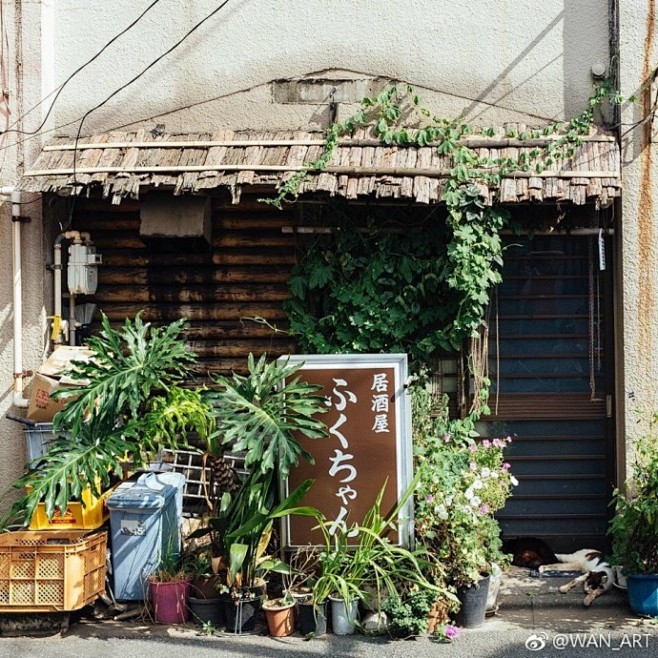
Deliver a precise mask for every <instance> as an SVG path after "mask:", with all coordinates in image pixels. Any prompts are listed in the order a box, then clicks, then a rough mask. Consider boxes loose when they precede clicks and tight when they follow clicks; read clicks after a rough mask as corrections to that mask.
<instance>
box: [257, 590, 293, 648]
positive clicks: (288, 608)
mask: <svg viewBox="0 0 658 658" xmlns="http://www.w3.org/2000/svg"><path fill="white" fill-rule="evenodd" d="M263 610H264V611H265V619H266V620H267V628H268V630H269V632H270V635H271V636H272V637H286V636H288V635H292V633H293V631H294V630H295V599H294V598H293V596H292V595H291V594H285V595H284V596H282V597H279V598H275V599H265V600H264V601H263Z"/></svg>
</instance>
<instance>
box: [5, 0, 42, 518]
mask: <svg viewBox="0 0 658 658" xmlns="http://www.w3.org/2000/svg"><path fill="white" fill-rule="evenodd" d="M3 5H4V6H3V8H2V9H3V20H4V25H5V27H6V29H7V33H6V38H7V42H6V47H5V49H4V50H3V54H4V62H3V64H4V70H3V72H4V74H5V75H6V79H5V81H4V84H5V85H6V87H5V88H6V89H7V91H8V109H9V113H8V114H7V113H6V110H7V106H6V105H5V104H2V103H0V112H1V113H2V120H3V121H4V123H3V126H2V131H3V132H4V133H5V134H3V135H2V137H1V138H0V185H1V186H3V187H6V186H12V185H13V184H14V183H15V182H16V180H17V178H18V176H20V174H21V172H22V171H23V168H24V166H25V164H26V163H29V162H31V161H32V160H33V159H34V158H35V157H36V156H37V155H38V153H39V150H40V148H41V138H40V137H39V136H38V137H36V138H29V135H28V134H26V133H25V132H23V131H28V132H29V131H33V130H35V129H36V128H37V127H38V126H39V124H40V122H41V118H42V111H43V109H42V108H38V109H37V110H36V111H33V112H32V113H29V114H28V115H27V116H24V115H25V114H26V113H27V110H29V109H30V108H31V107H32V106H33V105H35V104H36V103H37V102H38V101H39V100H40V99H41V97H42V91H41V90H42V79H43V78H42V75H43V74H44V73H45V74H46V75H47V70H48V67H45V68H44V67H43V66H42V61H43V59H44V51H42V46H43V47H46V46H47V44H48V42H49V40H48V39H46V40H42V39H41V29H42V27H41V26H42V25H43V24H44V19H46V22H47V18H48V12H49V7H51V4H50V2H46V3H41V2H23V3H13V2H12V3H8V2H5V3H3ZM46 53H47V51H46ZM45 59H46V61H49V60H48V58H47V54H46V56H45ZM19 64H20V67H19ZM19 70H22V72H23V74H24V77H23V78H22V79H21V77H20V76H19V75H18V73H19ZM46 80H47V78H46ZM47 86H48V87H50V83H48V82H47ZM7 127H9V130H8V131H6V129H7ZM5 131H6V132H5ZM0 201H2V206H1V207H0V263H1V264H2V270H1V271H2V274H1V275H0V455H2V459H0V512H3V511H4V510H5V509H6V508H7V507H8V505H9V504H10V503H11V502H12V501H13V499H14V497H15V495H16V494H17V492H15V491H14V490H13V489H12V488H11V483H12V482H13V481H14V480H15V479H16V477H17V476H18V475H19V474H20V473H21V472H22V470H23V465H24V460H25V450H24V448H25V441H24V436H23V431H22V427H21V425H19V424H18V423H16V422H14V421H11V420H8V419H6V418H5V414H6V413H7V412H12V413H14V414H16V415H24V414H25V410H24V409H22V410H21V409H16V408H15V407H13V405H12V400H13V394H12V389H13V383H14V378H13V373H14V356H13V353H14V333H13V317H14V305H13V295H12V291H13V277H12V221H11V203H10V202H9V199H7V198H6V197H0ZM22 202H23V205H21V211H20V214H21V215H23V216H25V217H26V218H29V221H26V222H22V223H21V242H22V248H21V261H22V267H21V273H22V295H21V298H22V303H23V322H22V327H23V329H22V331H21V337H22V340H23V354H22V356H23V364H22V365H23V368H24V369H26V370H34V369H36V367H37V366H38V365H39V364H40V363H41V357H42V354H43V350H44V348H45V345H46V309H47V305H46V304H45V303H44V295H48V293H49V290H48V289H47V288H45V281H46V277H47V275H46V270H45V263H46V258H47V256H46V254H45V252H44V235H43V224H42V221H41V201H40V197H39V196H38V195H31V196H24V197H23V199H22Z"/></svg>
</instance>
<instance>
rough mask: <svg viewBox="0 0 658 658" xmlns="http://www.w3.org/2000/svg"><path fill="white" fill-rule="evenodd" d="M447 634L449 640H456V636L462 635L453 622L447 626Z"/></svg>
mask: <svg viewBox="0 0 658 658" xmlns="http://www.w3.org/2000/svg"><path fill="white" fill-rule="evenodd" d="M444 632H445V636H446V637H447V638H448V639H449V640H454V639H455V638H458V637H459V636H460V635H461V631H460V630H459V628H458V627H457V626H453V625H452V624H448V625H447V626H446V628H445V631H444Z"/></svg>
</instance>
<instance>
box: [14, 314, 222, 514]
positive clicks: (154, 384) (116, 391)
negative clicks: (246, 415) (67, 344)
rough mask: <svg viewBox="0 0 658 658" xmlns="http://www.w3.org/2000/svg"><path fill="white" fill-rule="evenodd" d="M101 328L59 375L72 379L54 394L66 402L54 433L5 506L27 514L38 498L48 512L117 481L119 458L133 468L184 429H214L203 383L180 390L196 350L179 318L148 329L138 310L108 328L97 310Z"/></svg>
mask: <svg viewBox="0 0 658 658" xmlns="http://www.w3.org/2000/svg"><path fill="white" fill-rule="evenodd" d="M101 323H102V329H101V331H100V333H99V334H98V335H96V336H93V337H91V338H89V339H88V341H87V347H88V348H89V349H90V350H91V352H92V353H93V356H92V358H90V359H89V361H84V362H83V361H76V362H73V363H72V364H71V368H72V369H71V370H69V371H67V372H66V373H65V374H66V375H67V376H68V377H69V378H70V379H71V380H72V381H73V383H72V384H71V385H67V386H65V387H62V388H60V389H59V390H58V391H56V392H55V393H54V396H55V397H58V398H63V399H65V400H66V405H65V407H64V408H63V409H62V410H61V411H60V412H59V413H57V414H56V416H55V418H54V420H53V430H54V433H55V435H56V438H55V439H54V440H53V441H52V442H50V443H49V445H48V451H47V453H46V454H45V455H44V457H43V458H42V459H41V460H39V461H38V462H34V463H32V464H31V465H30V468H29V470H28V472H27V473H26V474H25V475H24V476H23V477H22V478H20V479H19V480H18V481H17V482H16V484H15V486H16V487H18V488H20V489H21V490H25V487H28V488H29V489H28V490H27V492H26V493H25V494H24V495H23V496H22V497H21V498H20V499H19V500H18V501H17V503H16V504H15V505H14V507H13V509H12V513H13V515H22V516H24V519H25V523H26V524H27V523H29V520H30V518H31V516H32V513H33V512H34V510H35V508H36V506H37V504H38V503H39V502H40V501H44V502H45V509H46V513H47V515H48V517H49V518H51V517H52V516H53V514H54V512H55V510H56V509H59V510H60V511H62V512H64V511H65V510H66V507H67V504H68V501H69V500H75V499H79V498H80V495H81V492H82V490H83V489H84V488H85V487H90V488H91V490H92V493H93V494H94V495H97V496H100V489H101V488H107V487H108V486H109V485H110V481H111V478H112V477H116V478H118V479H122V477H123V472H124V466H125V465H126V460H128V461H131V462H132V468H133V469H138V468H140V467H142V466H144V465H145V464H147V463H148V461H149V460H150V457H151V456H152V455H153V454H154V453H156V452H158V451H159V450H160V449H161V448H163V447H172V448H176V447H180V446H181V445H185V444H186V436H187V433H188V432H189V431H192V430H194V431H196V432H197V433H198V434H199V435H200V436H201V437H202V438H203V439H205V438H207V437H208V435H209V434H211V432H212V431H213V429H214V418H213V417H212V415H211V413H210V407H209V405H208V404H207V403H206V401H205V400H204V399H203V389H202V388H186V387H184V386H183V383H184V382H185V381H187V380H189V379H191V378H192V374H193V370H192V368H193V366H194V363H195V360H196V356H195V355H194V354H193V353H192V352H191V351H190V350H189V349H188V347H187V345H186V343H185V340H184V337H183V336H182V331H183V329H184V327H185V320H178V321H176V322H173V323H171V324H169V325H165V326H162V327H154V326H152V325H151V324H150V323H145V322H143V321H142V319H141V314H138V315H137V316H136V317H135V319H134V320H130V319H126V320H125V322H124V324H123V326H122V327H120V328H114V327H112V326H111V325H110V322H109V320H108V318H107V317H106V316H105V315H103V316H102V320H101Z"/></svg>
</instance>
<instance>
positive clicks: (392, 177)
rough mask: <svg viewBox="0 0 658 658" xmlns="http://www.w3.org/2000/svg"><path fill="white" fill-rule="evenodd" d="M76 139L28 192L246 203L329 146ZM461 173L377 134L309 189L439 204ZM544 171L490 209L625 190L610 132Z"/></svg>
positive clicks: (184, 137)
mask: <svg viewBox="0 0 658 658" xmlns="http://www.w3.org/2000/svg"><path fill="white" fill-rule="evenodd" d="M501 134H504V131H502V133H501ZM74 141H75V140H74V139H72V138H70V137H59V138H57V139H55V140H53V141H52V142H51V143H50V144H48V145H47V146H46V147H44V149H43V151H42V153H41V155H40V156H39V157H38V158H37V160H36V162H35V163H34V164H33V166H32V167H31V168H30V169H29V170H28V171H27V172H26V173H25V174H24V177H23V178H22V180H21V182H20V189H21V190H24V191H26V192H43V193H46V192H53V193H57V194H61V195H69V194H83V195H88V194H91V193H93V192H94V190H101V191H102V194H103V196H104V197H110V198H112V201H113V203H119V202H120V201H121V199H122V198H125V197H128V198H137V197H138V196H139V194H140V190H142V188H144V190H143V191H146V189H149V188H154V187H160V188H165V189H171V190H173V193H174V194H185V193H203V192H205V191H208V190H212V189H215V188H226V189H228V190H230V192H231V194H232V198H233V202H234V203H238V202H239V199H240V193H241V190H242V189H243V188H244V187H245V186H263V185H268V186H274V185H278V184H280V183H282V182H284V181H286V180H287V179H289V178H290V177H291V176H293V175H294V174H295V172H297V171H300V170H301V169H303V168H304V167H305V165H306V164H307V163H309V162H313V161H314V160H316V159H317V158H318V157H319V156H320V154H321V152H322V147H323V144H324V140H323V135H322V133H308V132H241V133H238V132H231V131H223V132H217V133H214V134H200V133H195V134H191V133H186V134H181V135H176V134H153V133H152V132H147V131H145V130H139V131H137V132H110V133H105V134H101V135H92V136H89V137H85V138H82V139H80V140H79V142H78V144H77V150H76V144H75V143H74ZM547 142H548V138H547V139H546V140H525V141H522V140H518V139H506V138H504V137H500V136H499V137H491V138H489V137H486V138H485V137H477V138H467V140H466V143H467V144H468V145H469V146H470V147H471V148H473V149H474V150H475V151H476V152H477V153H478V154H479V155H480V156H481V157H485V158H492V159H496V158H512V159H518V158H519V156H520V155H521V154H522V153H524V152H525V153H526V154H529V153H530V152H531V151H532V150H533V149H536V148H537V147H541V146H542V145H545V144H546V143H547ZM74 153H75V154H76V155H75V161H74ZM451 166H452V163H451V161H450V158H449V157H446V156H441V155H439V154H438V153H437V152H436V148H435V147H433V146H432V145H428V146H423V147H416V146H386V145H383V144H382V143H381V142H380V141H379V140H377V139H376V138H375V137H374V136H373V135H372V133H370V132H366V131H358V132H357V133H355V134H354V135H353V136H352V137H349V138H345V139H343V140H341V142H340V144H339V146H338V148H337V149H336V151H335V153H334V155H333V158H332V160H331V162H330V163H329V166H328V167H327V168H326V170H323V171H321V172H312V173H310V174H309V175H308V176H307V178H306V179H305V180H304V182H303V183H302V186H301V188H300V192H301V193H302V194H306V193H318V192H319V193H328V194H329V195H331V196H343V197H346V198H348V199H356V198H358V197H368V196H369V197H375V198H389V199H407V200H409V201H413V202H417V203H432V202H437V201H439V200H440V199H441V194H442V191H443V183H444V181H445V178H446V175H447V174H448V172H449V170H450V168H451ZM534 169H535V168H534V166H533V167H531V168H530V170H529V171H528V172H516V173H514V174H513V175H510V176H509V177H506V178H503V179H502V181H501V183H500V185H499V186H496V187H494V186H485V185H482V186H481V187H482V191H483V195H484V196H485V197H486V199H487V200H488V202H489V203H493V202H500V203H518V202H526V201H534V202H542V201H570V202H572V203H574V204H578V205H582V204H585V203H588V202H597V203H600V204H602V205H606V204H607V203H609V202H610V200H611V199H613V198H614V197H617V196H619V194H620V192H621V178H620V155H619V147H618V145H617V142H616V139H615V138H614V136H612V135H609V134H604V133H602V132H600V131H599V132H598V133H597V134H593V135H591V136H588V137H586V138H585V139H584V140H583V143H582V144H581V145H580V146H579V147H578V148H577V149H576V153H575V156H574V157H573V158H572V159H571V160H568V161H563V162H561V163H558V164H551V165H550V166H546V168H545V170H544V171H542V172H541V173H536V172H535V170H534Z"/></svg>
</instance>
